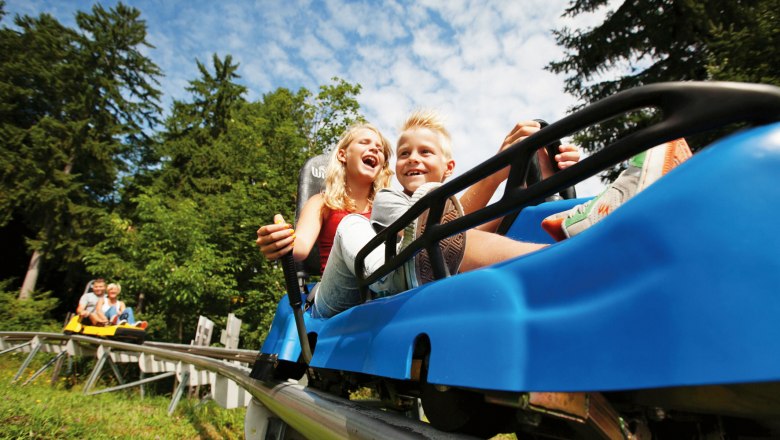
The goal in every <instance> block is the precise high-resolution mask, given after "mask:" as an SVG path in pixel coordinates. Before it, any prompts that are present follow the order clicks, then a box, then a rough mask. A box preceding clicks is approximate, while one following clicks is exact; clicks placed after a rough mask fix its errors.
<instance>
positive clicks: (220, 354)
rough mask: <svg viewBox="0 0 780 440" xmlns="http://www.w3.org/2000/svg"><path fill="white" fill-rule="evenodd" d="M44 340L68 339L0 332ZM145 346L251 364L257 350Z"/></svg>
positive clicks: (11, 337)
mask: <svg viewBox="0 0 780 440" xmlns="http://www.w3.org/2000/svg"><path fill="white" fill-rule="evenodd" d="M35 336H38V337H39V338H42V339H46V340H54V341H57V340H68V335H64V334H62V333H40V332H37V333H36V332H0V337H5V338H6V341H9V342H10V341H28V340H31V339H32V338H33V337H35ZM143 345H144V346H146V347H158V348H164V349H168V350H176V351H182V352H187V353H193V354H199V355H201V356H207V357H210V358H215V359H224V360H231V361H239V362H245V363H247V364H249V365H252V364H253V363H254V362H255V358H256V357H257V351H255V350H244V349H229V348H222V347H203V346H198V345H188V344H174V343H170V342H154V341H146V342H144V343H143Z"/></svg>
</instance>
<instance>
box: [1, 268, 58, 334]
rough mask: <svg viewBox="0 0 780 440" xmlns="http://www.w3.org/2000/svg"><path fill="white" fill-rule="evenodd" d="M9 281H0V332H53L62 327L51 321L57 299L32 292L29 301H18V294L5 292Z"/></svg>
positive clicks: (48, 294)
mask: <svg viewBox="0 0 780 440" xmlns="http://www.w3.org/2000/svg"><path fill="white" fill-rule="evenodd" d="M9 284H10V282H9V280H4V281H0V330H3V331H53V332H58V331H60V330H62V325H61V324H60V323H59V322H57V321H56V320H54V319H52V311H53V310H54V308H55V307H57V302H58V300H57V298H51V292H33V293H32V295H31V296H30V298H29V299H25V300H20V299H18V295H19V292H16V291H10V292H9V291H7V289H8V285H9Z"/></svg>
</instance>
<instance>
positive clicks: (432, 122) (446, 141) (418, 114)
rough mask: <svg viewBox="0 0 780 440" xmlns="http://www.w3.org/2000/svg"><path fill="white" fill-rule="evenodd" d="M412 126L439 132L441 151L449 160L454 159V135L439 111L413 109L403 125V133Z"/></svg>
mask: <svg viewBox="0 0 780 440" xmlns="http://www.w3.org/2000/svg"><path fill="white" fill-rule="evenodd" d="M412 128H427V129H428V130H431V131H433V132H436V133H438V134H439V147H440V148H441V152H442V153H443V154H444V157H445V158H446V159H447V160H450V159H452V137H451V136H450V132H449V131H448V130H447V128H445V127H444V119H443V118H442V117H441V116H440V115H439V114H438V113H436V112H435V111H433V110H415V111H413V112H412V114H410V115H409V117H407V118H406V121H404V123H403V125H402V126H401V133H403V132H405V131H406V130H410V129H412ZM399 141H400V138H399ZM398 146H400V145H398ZM398 146H396V148H397V147H398Z"/></svg>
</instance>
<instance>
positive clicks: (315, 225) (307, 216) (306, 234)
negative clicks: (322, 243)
mask: <svg viewBox="0 0 780 440" xmlns="http://www.w3.org/2000/svg"><path fill="white" fill-rule="evenodd" d="M323 206H324V200H323V198H322V194H315V195H314V196H312V198H310V199H309V200H307V201H306V203H305V204H304V205H303V209H301V215H300V216H299V217H298V224H297V225H296V230H295V232H294V233H293V239H294V240H293V244H294V245H295V246H294V247H293V249H292V251H293V258H294V259H295V261H303V260H305V259H306V257H308V256H309V252H311V249H312V248H313V247H314V243H315V242H316V241H317V237H319V236H320V230H321V229H322V208H323Z"/></svg>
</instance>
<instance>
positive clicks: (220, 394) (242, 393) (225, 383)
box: [211, 374, 252, 409]
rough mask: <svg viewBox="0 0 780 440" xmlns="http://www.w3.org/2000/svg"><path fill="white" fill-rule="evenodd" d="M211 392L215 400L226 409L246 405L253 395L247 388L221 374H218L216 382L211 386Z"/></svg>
mask: <svg viewBox="0 0 780 440" xmlns="http://www.w3.org/2000/svg"><path fill="white" fill-rule="evenodd" d="M211 394H212V397H213V398H214V401H215V402H217V404H219V406H221V407H222V408H225V409H233V408H239V407H244V406H247V405H249V402H250V401H251V400H252V395H251V394H249V393H248V392H247V391H246V390H245V389H243V388H242V387H240V386H238V384H237V383H235V382H234V381H232V380H230V379H228V378H227V377H225V376H222V375H220V374H218V375H216V382H214V384H213V385H212V386H211Z"/></svg>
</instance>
